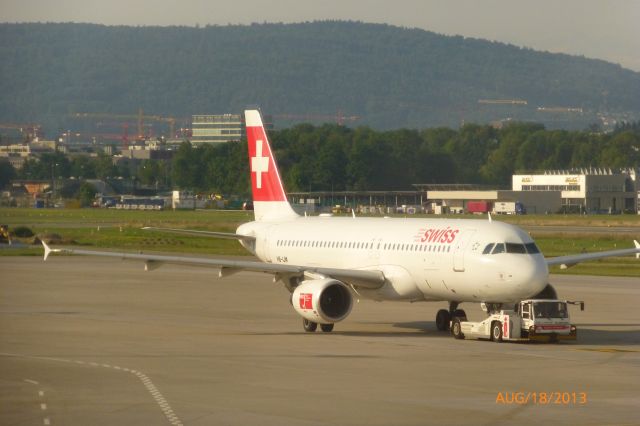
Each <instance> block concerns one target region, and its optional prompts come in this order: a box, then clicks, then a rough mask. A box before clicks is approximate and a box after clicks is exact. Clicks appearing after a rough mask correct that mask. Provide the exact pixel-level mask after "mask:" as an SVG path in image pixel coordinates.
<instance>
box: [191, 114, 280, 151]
mask: <svg viewBox="0 0 640 426" xmlns="http://www.w3.org/2000/svg"><path fill="white" fill-rule="evenodd" d="M191 119H192V120H191V132H192V136H191V143H192V144H194V145H200V144H203V143H224V142H232V141H241V140H244V139H245V134H246V132H245V125H244V115H242V114H221V115H193V116H192V117H191ZM264 120H265V128H266V129H267V130H270V129H273V120H272V119H271V117H270V116H265V117H264Z"/></svg>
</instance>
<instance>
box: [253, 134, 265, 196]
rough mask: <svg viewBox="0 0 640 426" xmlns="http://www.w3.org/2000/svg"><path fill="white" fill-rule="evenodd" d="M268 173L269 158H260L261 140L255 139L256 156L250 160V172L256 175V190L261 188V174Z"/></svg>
mask: <svg viewBox="0 0 640 426" xmlns="http://www.w3.org/2000/svg"><path fill="white" fill-rule="evenodd" d="M268 171H269V157H263V156H262V140H260V139H256V156H255V157H252V158H251V172H252V173H255V174H256V188H258V189H261V188H262V174H263V173H267V172H268Z"/></svg>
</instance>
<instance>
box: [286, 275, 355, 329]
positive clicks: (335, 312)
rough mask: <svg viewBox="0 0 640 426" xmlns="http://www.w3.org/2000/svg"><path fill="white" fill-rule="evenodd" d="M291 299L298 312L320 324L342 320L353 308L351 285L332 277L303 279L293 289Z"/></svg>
mask: <svg viewBox="0 0 640 426" xmlns="http://www.w3.org/2000/svg"><path fill="white" fill-rule="evenodd" d="M291 301H292V303H293V307H294V309H295V310H296V312H297V313H298V314H300V315H301V316H302V317H303V318H305V319H307V320H309V321H313V322H316V323H318V324H333V323H336V322H339V321H342V320H343V319H345V318H346V317H347V316H348V315H349V314H350V313H351V308H353V296H352V295H351V290H349V287H347V285H346V284H344V283H343V282H341V281H338V280H334V279H331V278H325V279H322V280H306V281H303V282H302V283H301V284H300V285H299V286H298V287H296V289H295V290H294V291H293V294H292V295H291Z"/></svg>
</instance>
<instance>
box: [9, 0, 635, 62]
mask: <svg viewBox="0 0 640 426" xmlns="http://www.w3.org/2000/svg"><path fill="white" fill-rule="evenodd" d="M326 19H340V20H355V21H363V22H374V23H386V24H391V25H398V26H403V27H411V28H422V29H425V30H429V31H434V32H437V33H440V34H447V35H462V36H465V37H476V38H485V39H488V40H494V41H501V42H505V43H511V44H515V45H518V46H525V47H530V48H533V49H536V50H544V51H549V52H561V53H568V54H572V55H584V56H586V57H589V58H597V59H604V60H606V61H610V62H614V63H618V64H620V65H622V66H623V67H625V68H629V69H632V70H634V71H640V1H638V0H608V1H605V0H535V1H532V0H386V1H383V0H265V1H261V0H240V1H238V0H226V1H219V0H181V1H176V0H100V1H96V0H0V22H90V23H98V24H105V25H145V26H146V25H160V26H169V25H187V26H195V25H200V26H204V25H227V24H250V23H254V22H259V23H262V22H285V23H288V22H304V21H316V20H326Z"/></svg>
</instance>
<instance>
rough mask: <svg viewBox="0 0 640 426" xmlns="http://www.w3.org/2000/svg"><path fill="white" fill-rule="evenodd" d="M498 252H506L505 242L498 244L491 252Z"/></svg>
mask: <svg viewBox="0 0 640 426" xmlns="http://www.w3.org/2000/svg"><path fill="white" fill-rule="evenodd" d="M498 253H504V244H503V243H498V244H496V246H495V247H494V248H493V251H492V252H491V254H498Z"/></svg>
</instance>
